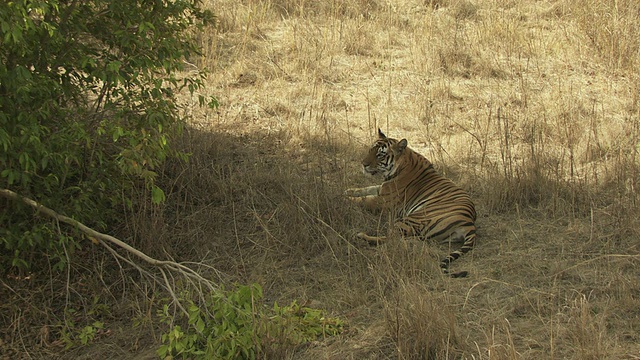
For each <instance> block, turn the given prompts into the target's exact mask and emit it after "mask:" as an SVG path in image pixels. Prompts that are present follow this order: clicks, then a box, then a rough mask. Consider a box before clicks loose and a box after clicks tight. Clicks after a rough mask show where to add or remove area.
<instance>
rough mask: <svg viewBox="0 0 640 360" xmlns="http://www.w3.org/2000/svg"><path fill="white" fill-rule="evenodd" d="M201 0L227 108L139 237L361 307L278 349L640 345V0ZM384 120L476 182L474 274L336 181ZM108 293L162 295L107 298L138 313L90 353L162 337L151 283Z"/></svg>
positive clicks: (583, 352)
mask: <svg viewBox="0 0 640 360" xmlns="http://www.w3.org/2000/svg"><path fill="white" fill-rule="evenodd" d="M205 2H206V3H207V6H208V7H210V8H211V9H212V10H214V12H215V13H216V14H217V21H218V22H217V26H216V27H215V28H211V29H209V31H208V32H206V33H202V34H200V37H201V41H202V45H203V47H204V54H203V56H202V58H201V59H194V63H195V65H197V66H206V67H208V68H209V69H211V76H210V79H209V81H210V83H209V86H208V88H207V92H208V93H207V94H205V95H213V96H215V97H217V98H218V100H219V102H220V107H219V108H218V109H217V110H214V111H203V110H201V109H198V108H196V107H188V108H189V109H190V110H189V111H192V114H191V115H192V116H193V123H192V124H191V126H190V128H189V129H188V131H187V132H186V134H185V136H184V139H183V141H182V143H181V144H180V146H181V147H183V148H184V149H186V150H188V151H189V152H191V153H192V154H193V156H192V159H191V162H190V163H189V164H188V165H182V164H172V165H170V166H169V167H168V168H167V169H166V170H165V174H164V176H165V179H166V183H165V188H166V189H167V191H166V192H167V194H168V200H167V204H166V206H165V207H164V208H163V209H144V210H141V211H140V213H138V214H126V215H127V217H128V218H129V219H130V220H129V224H131V227H130V229H124V230H123V232H124V231H129V232H130V233H133V234H135V236H134V240H135V243H136V244H140V247H141V249H142V250H144V251H148V252H151V253H153V251H154V249H155V250H156V251H159V253H161V251H166V252H167V253H169V254H171V255H172V256H173V257H175V258H176V259H178V260H181V261H196V262H201V263H203V264H207V265H211V266H213V267H215V268H216V269H217V270H218V271H220V272H222V273H223V274H225V275H224V276H225V277H224V278H221V279H220V282H226V283H229V284H231V283H234V282H237V283H243V284H246V283H252V282H257V283H259V284H260V285H261V286H262V287H263V288H264V290H265V295H266V298H267V300H268V301H271V302H273V301H277V302H278V303H281V304H282V303H287V302H290V301H292V300H294V299H297V300H298V301H299V302H302V303H306V304H310V305H311V306H313V307H317V308H322V309H325V310H326V311H327V312H328V313H330V314H331V315H332V316H337V317H340V318H342V319H344V320H346V321H347V323H348V330H347V331H346V332H345V333H344V334H342V335H341V336H338V337H335V338H330V339H327V340H325V341H321V342H318V343H313V344H310V345H308V346H304V347H301V348H292V349H289V350H288V351H286V352H285V353H282V354H279V355H278V357H283V358H290V359H319V358H322V359H387V358H396V359H458V358H460V359H521V358H522V359H540V358H549V359H604V358H609V359H640V230H639V229H640V227H639V226H640V224H639V222H640V221H639V210H640V209H639V206H638V205H639V203H638V201H639V200H640V198H639V196H638V188H637V187H638V185H639V181H640V155H639V154H638V152H639V150H640V119H639V115H640V3H638V2H637V1H636V0H622V1H599V0H555V1H554V0H549V1H534V0H526V1H498V0H490V1H468V0H422V1H409V0H402V1H381V0H347V1H308V0H300V1H290V0H273V1H258V0H244V1H230V0H207V1H205ZM184 101H185V102H186V103H190V102H191V101H192V99H184ZM194 101H195V99H194ZM377 127H381V128H382V129H383V130H384V131H385V132H386V133H387V135H389V136H391V137H397V138H407V139H408V140H409V146H410V147H412V148H414V149H415V150H418V151H419V152H421V153H423V154H424V155H425V156H427V157H428V158H430V159H431V160H432V161H433V162H434V163H435V164H436V165H437V167H438V168H439V169H440V170H441V171H442V172H444V173H445V174H446V175H447V176H448V177H450V178H452V179H453V180H454V181H456V182H457V183H459V184H460V185H461V186H463V187H464V188H465V189H467V190H468V191H469V192H470V193H471V195H472V198H473V199H474V201H475V203H476V205H477V208H478V211H479V214H480V219H479V221H478V223H479V237H478V241H477V245H476V249H475V250H473V251H472V252H470V253H469V254H467V255H465V256H464V257H462V258H461V259H460V260H458V261H456V262H454V263H453V265H452V270H454V271H455V270H468V271H469V272H470V276H469V277H468V278H466V279H449V278H445V277H443V276H442V275H441V274H440V272H439V269H438V266H437V265H438V259H439V258H440V257H442V255H443V254H445V253H446V252H447V251H448V249H446V248H444V247H442V246H438V245H437V244H430V243H425V242H418V241H413V240H401V239H398V241H397V242H395V243H391V244H388V245H385V246H381V247H378V248H373V247H369V246H368V245H366V244H364V243H361V242H359V241H358V240H357V239H355V238H354V237H353V234H354V231H358V230H364V229H368V230H374V229H378V228H380V229H381V231H384V228H385V226H386V223H387V220H386V219H385V218H379V217H378V216H376V215H375V214H369V213H366V212H365V211H363V210H361V209H359V208H357V207H355V206H353V205H351V204H349V203H348V202H346V201H345V200H344V199H343V198H342V196H341V194H342V191H343V190H344V189H345V188H347V187H353V186H355V185H364V184H372V183H374V182H378V181H380V179H370V178H367V177H365V176H364V175H362V172H361V169H360V167H361V165H360V159H361V157H362V155H363V154H364V151H365V149H366V147H367V146H368V145H369V144H370V142H371V140H372V139H373V135H374V134H375V131H376V128H377ZM132 241H133V240H132ZM101 261H102V260H101ZM101 264H102V263H101V262H100V263H99V265H96V267H97V268H99V267H100V266H103V265H101ZM203 271H204V270H203ZM134 272H135V271H134ZM127 276H128V275H126V274H122V279H123V280H125V279H126V278H127ZM59 281H64V279H62V278H61V279H59ZM88 281H89V280H88ZM94 281H95V282H96V284H97V285H96V288H99V287H100V282H99V279H94ZM114 288H117V291H116V290H112V289H111V288H107V290H104V289H103V290H100V291H102V292H103V293H105V294H108V295H104V296H107V297H108V296H111V297H112V298H113V299H121V298H122V297H124V294H125V293H126V292H127V291H131V292H132V293H134V292H135V293H139V294H147V297H146V299H138V300H137V301H132V302H131V303H132V304H135V305H125V308H124V309H121V311H114V312H112V313H111V314H112V318H114V320H113V322H116V320H115V319H121V318H122V317H128V318H132V317H133V318H135V319H137V320H138V321H139V322H141V323H142V326H141V327H138V328H136V330H131V331H129V330H120V333H121V334H120V335H121V336H120V337H119V339H120V340H119V341H120V342H119V343H118V342H115V343H117V345H113V344H111V345H109V344H110V343H109V339H108V337H105V342H106V343H107V345H104V344H102V345H100V347H97V348H96V349H99V350H100V351H103V353H109V354H116V355H117V356H118V357H123V358H126V357H131V356H132V355H131V353H135V352H137V351H139V349H144V348H153V346H154V344H156V345H157V342H158V333H157V331H155V332H154V326H152V325H150V324H151V323H152V322H153V306H155V303H154V301H156V299H155V298H154V296H153V295H152V293H153V289H134V288H132V287H131V286H129V287H127V286H125V285H122V284H120V285H118V286H114ZM93 289H94V290H95V288H93ZM94 290H91V291H94ZM133 290H136V291H133ZM139 290H143V291H139ZM86 291H87V294H90V293H91V291H90V290H89V289H87V290H86ZM95 291H97V290H95ZM44 292H45V294H44V295H43V296H46V291H44ZM79 292H82V291H79ZM35 297H36V295H34V298H35ZM27 301H28V300H27ZM114 301H115V300H114ZM125 326H126V324H125ZM113 332H114V333H116V332H117V331H116V330H113ZM150 334H152V336H150ZM114 338H115V337H114ZM123 339H126V341H125V340H123ZM16 351H18V350H16ZM96 351H98V350H96ZM68 356H71V357H76V356H79V354H78V353H77V352H76V353H73V354H71V355H68Z"/></svg>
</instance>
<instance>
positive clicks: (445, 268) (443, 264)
mask: <svg viewBox="0 0 640 360" xmlns="http://www.w3.org/2000/svg"><path fill="white" fill-rule="evenodd" d="M475 243H476V230H475V229H471V230H470V231H469V232H467V235H466V236H465V238H464V243H463V244H462V246H461V247H460V249H458V250H455V251H452V252H451V253H449V255H447V257H445V258H444V259H442V261H440V268H441V269H442V272H443V273H444V274H446V275H449V276H451V277H453V278H459V277H466V276H467V275H469V272H468V271H458V272H455V273H450V272H449V265H451V263H452V262H453V261H454V260H456V259H458V258H459V257H460V256H462V255H464V254H466V253H468V252H469V251H471V249H473V247H474V246H475Z"/></svg>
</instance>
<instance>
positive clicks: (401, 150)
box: [396, 139, 407, 154]
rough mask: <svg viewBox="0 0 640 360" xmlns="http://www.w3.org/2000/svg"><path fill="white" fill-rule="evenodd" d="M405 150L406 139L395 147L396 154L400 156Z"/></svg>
mask: <svg viewBox="0 0 640 360" xmlns="http://www.w3.org/2000/svg"><path fill="white" fill-rule="evenodd" d="M406 148H407V139H402V140H400V141H398V145H396V150H397V151H398V154H402V152H403V151H404V149H406Z"/></svg>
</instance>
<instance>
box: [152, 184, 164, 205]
mask: <svg viewBox="0 0 640 360" xmlns="http://www.w3.org/2000/svg"><path fill="white" fill-rule="evenodd" d="M164 200H165V195H164V191H162V189H160V188H159V187H157V186H155V185H153V186H152V188H151V201H152V202H153V203H154V204H156V205H157V204H161V203H163V202H164Z"/></svg>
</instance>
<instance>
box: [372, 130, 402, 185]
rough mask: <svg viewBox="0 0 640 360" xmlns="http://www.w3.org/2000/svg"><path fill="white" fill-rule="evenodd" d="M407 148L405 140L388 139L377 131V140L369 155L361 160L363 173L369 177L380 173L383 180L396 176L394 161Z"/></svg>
mask: <svg viewBox="0 0 640 360" xmlns="http://www.w3.org/2000/svg"><path fill="white" fill-rule="evenodd" d="M406 148H407V140H406V139H402V140H400V141H398V140H396V139H392V138H388V137H387V136H386V135H385V134H384V133H382V131H381V130H380V129H378V140H376V142H375V143H374V144H373V146H371V149H369V153H367V156H366V157H365V158H364V160H362V166H364V172H365V173H367V174H371V175H376V174H378V173H382V175H383V176H384V179H385V180H389V179H391V178H393V177H395V176H396V174H397V171H398V162H397V161H396V160H397V159H398V158H399V157H400V156H401V155H402V154H403V152H404V151H405V149H406Z"/></svg>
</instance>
